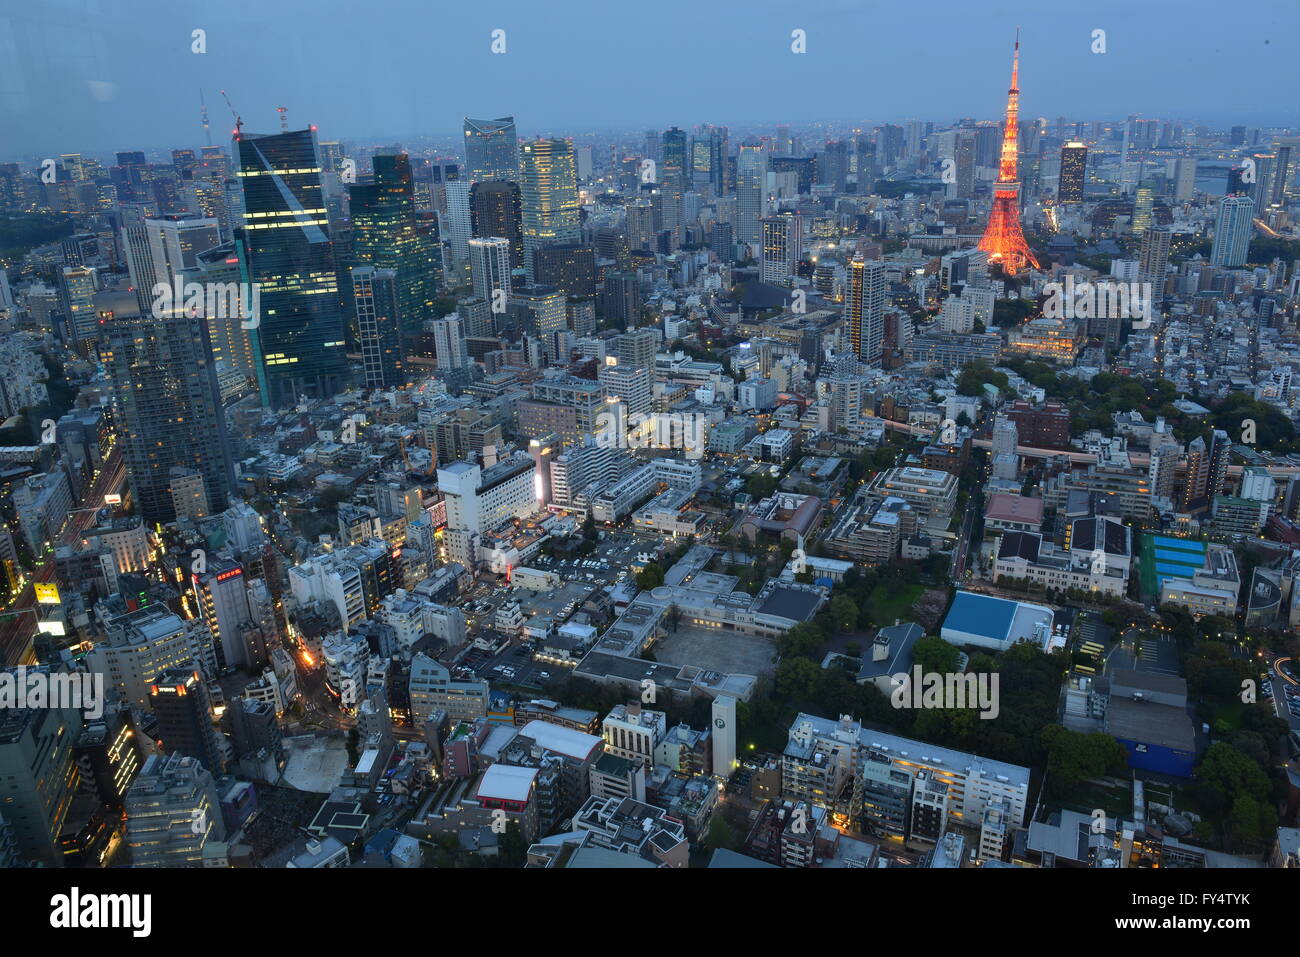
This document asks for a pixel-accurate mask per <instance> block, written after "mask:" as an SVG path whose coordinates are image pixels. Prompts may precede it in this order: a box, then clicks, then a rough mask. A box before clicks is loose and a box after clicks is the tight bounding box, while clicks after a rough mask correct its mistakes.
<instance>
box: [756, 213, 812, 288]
mask: <svg viewBox="0 0 1300 957" xmlns="http://www.w3.org/2000/svg"><path fill="white" fill-rule="evenodd" d="M802 232H803V227H802V220H801V217H800V216H799V214H798V213H782V214H781V215H780V216H769V217H768V218H767V219H764V220H763V253H762V256H763V258H762V280H763V282H771V283H777V284H778V285H783V286H785V285H790V284H791V281H792V280H793V278H794V275H795V269H796V267H797V266H798V265H799V258H800V256H802V255H803V249H802V242H803V236H802Z"/></svg>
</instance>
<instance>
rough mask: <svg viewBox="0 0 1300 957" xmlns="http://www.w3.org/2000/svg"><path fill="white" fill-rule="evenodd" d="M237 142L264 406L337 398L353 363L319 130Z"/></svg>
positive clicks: (242, 137) (244, 138) (245, 137)
mask: <svg viewBox="0 0 1300 957" xmlns="http://www.w3.org/2000/svg"><path fill="white" fill-rule="evenodd" d="M236 143H237V146H238V149H239V176H240V178H241V179H242V180H243V183H244V227H243V248H244V252H245V254H246V256H247V274H248V281H250V282H253V283H257V284H258V286H259V287H260V290H261V306H262V309H261V314H260V317H259V324H258V325H257V327H256V328H254V329H252V330H250V332H251V336H252V338H253V340H254V353H255V354H256V355H257V356H258V358H259V360H260V361H259V365H258V385H259V386H260V387H261V391H262V402H263V404H264V405H268V406H271V407H277V406H284V405H290V404H292V403H293V402H296V401H297V400H298V398H299V397H300V396H302V395H304V394H309V395H315V396H326V395H331V394H333V393H335V392H337V391H339V390H340V389H341V388H343V386H344V384H345V382H346V379H347V359H346V356H345V353H344V334H343V314H342V310H341V307H340V304H339V291H338V277H337V274H336V272H335V264H334V250H333V246H332V244H331V243H330V236H329V221H328V219H327V218H326V215H325V203H324V200H323V198H322V196H321V175H320V166H319V164H318V161H317V158H316V136H315V133H314V132H313V131H312V130H309V129H308V130H298V131H295V132H289V133H277V134H275V135H273V136H258V135H253V134H247V133H244V134H241V135H240V136H239V138H238V139H237V140H236ZM223 507H224V506H223Z"/></svg>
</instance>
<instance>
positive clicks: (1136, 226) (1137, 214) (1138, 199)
mask: <svg viewBox="0 0 1300 957" xmlns="http://www.w3.org/2000/svg"><path fill="white" fill-rule="evenodd" d="M1153 202H1154V197H1152V195H1151V187H1149V186H1139V187H1138V188H1137V193H1136V194H1135V195H1134V197H1133V221H1132V222H1131V223H1130V224H1129V225H1130V228H1131V230H1132V233H1133V235H1134V236H1142V235H1145V233H1146V231H1147V229H1149V228H1150V226H1151V207H1152V203H1153Z"/></svg>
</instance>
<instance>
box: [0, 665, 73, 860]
mask: <svg viewBox="0 0 1300 957" xmlns="http://www.w3.org/2000/svg"><path fill="white" fill-rule="evenodd" d="M24 680H25V679H24ZM81 727H82V716H81V712H79V711H78V710H77V709H76V708H73V707H49V708H44V707H42V708H15V707H4V708H0V808H3V816H4V820H5V821H6V822H8V824H9V825H10V827H11V828H12V838H13V842H14V845H15V850H16V852H17V855H18V857H19V858H20V859H22V860H24V861H27V860H31V861H39V862H40V863H42V864H44V865H45V866H47V867H61V866H63V853H62V849H61V848H60V846H59V836H60V835H61V834H62V833H63V825H64V821H65V820H66V819H67V816H68V811H69V809H70V807H71V806H72V800H73V797H74V796H75V795H76V791H77V781H78V773H77V762H76V759H75V757H74V755H73V748H74V747H75V746H76V744H77V738H78V736H79V735H80V733H81Z"/></svg>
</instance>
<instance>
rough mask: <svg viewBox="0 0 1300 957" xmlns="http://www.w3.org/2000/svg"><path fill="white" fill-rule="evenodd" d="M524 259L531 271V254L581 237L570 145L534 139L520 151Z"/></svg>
mask: <svg viewBox="0 0 1300 957" xmlns="http://www.w3.org/2000/svg"><path fill="white" fill-rule="evenodd" d="M520 180H521V183H520V186H521V194H522V196H521V198H522V202H523V221H524V222H523V225H524V229H523V232H524V259H525V261H526V262H527V263H528V264H529V268H530V269H531V268H532V251H533V250H534V249H536V248H538V247H539V246H545V245H548V244H552V243H576V242H579V241H580V240H581V238H582V227H581V217H580V214H579V205H578V173H577V168H576V166H575V163H574V156H573V143H572V142H570V141H569V140H561V139H537V140H533V141H531V142H528V143H525V144H524V145H523V147H522V149H521V150H520Z"/></svg>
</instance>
